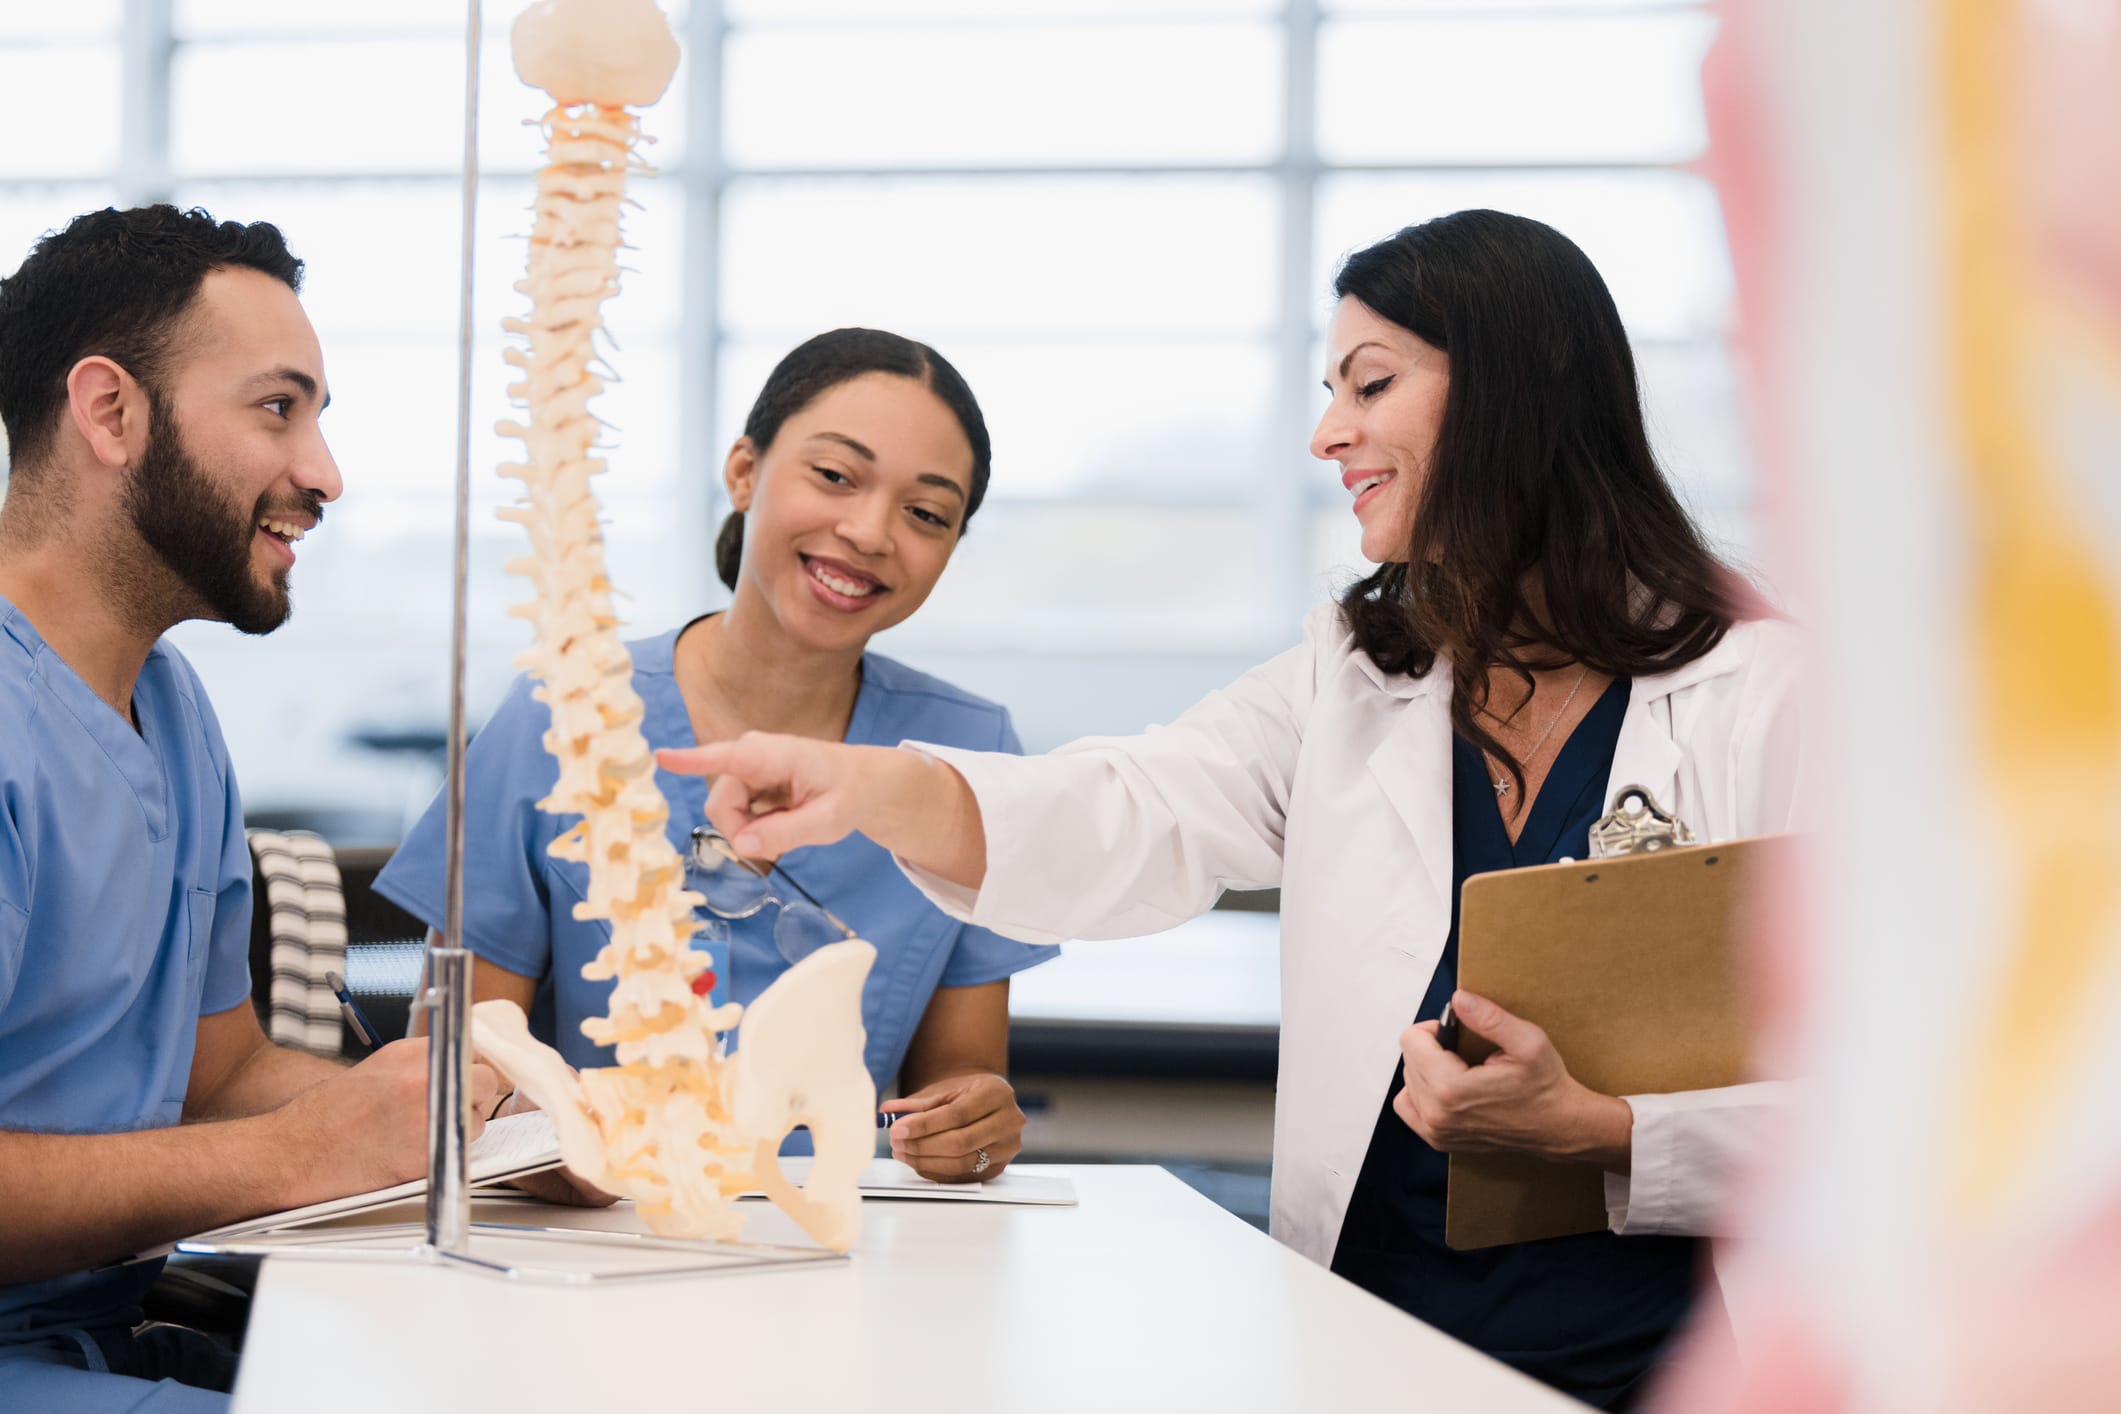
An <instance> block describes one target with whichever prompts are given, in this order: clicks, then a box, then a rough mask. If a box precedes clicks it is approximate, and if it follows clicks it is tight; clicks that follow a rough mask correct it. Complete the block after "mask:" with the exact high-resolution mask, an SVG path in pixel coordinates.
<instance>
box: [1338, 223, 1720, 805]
mask: <svg viewBox="0 0 2121 1414" xmlns="http://www.w3.org/2000/svg"><path fill="white" fill-rule="evenodd" d="M1333 293H1334V294H1335V296H1336V297H1338V298H1340V299H1355V300H1359V301H1361V302H1362V303H1363V304H1364V305H1365V306H1367V307H1368V308H1369V309H1371V310H1373V311H1375V312H1376V313H1377V314H1378V315H1380V316H1382V317H1383V318H1385V319H1389V320H1391V321H1392V322H1393V323H1394V324H1398V325H1400V326H1401V327H1403V328H1405V329H1408V330H1411V331H1412V332H1413V333H1415V334H1416V335H1418V336H1420V337H1421V338H1422V339H1423V340H1424V341H1426V342H1427V343H1429V344H1432V345H1434V346H1435V347H1436V348H1438V349H1441V350H1442V351H1443V352H1444V353H1445V354H1446V355H1448V356H1449V358H1450V365H1451V371H1450V386H1449V390H1448V391H1447V392H1446V394H1445V397H1444V410H1443V420H1442V424H1441V426H1440V427H1439V428H1438V431H1437V435H1436V447H1435V451H1434V452H1433V454H1432V455H1431V457H1430V459H1429V465H1428V472H1427V476H1426V477H1425V479H1424V481H1423V484H1422V489H1421V499H1420V502H1419V504H1418V506H1417V507H1416V510H1415V515H1414V530H1413V537H1412V542H1411V543H1410V544H1409V545H1407V546H1406V553H1405V556H1404V559H1403V562H1401V563H1394V564H1387V565H1384V566H1381V567H1380V568H1379V569H1378V570H1377V571H1376V572H1374V573H1372V574H1370V575H1369V576H1367V577H1366V578H1364V579H1361V580H1359V581H1357V582H1356V583H1355V584H1353V585H1351V586H1350V587H1349V588H1348V589H1347V591H1346V592H1345V593H1344V594H1342V596H1341V599H1340V606H1341V612H1342V613H1343V614H1344V615H1345V616H1346V619H1347V623H1348V628H1349V630H1350V632H1351V633H1352V634H1353V636H1354V640H1355V644H1356V646H1357V647H1358V648H1360V649H1361V650H1362V651H1363V652H1364V653H1365V654H1367V655H1368V656H1369V658H1370V660H1371V661H1372V662H1374V663H1375V664H1376V665H1377V666H1378V667H1379V668H1380V669H1382V670H1383V671H1385V672H1388V673H1404V674H1407V675H1409V676H1417V677H1418V676H1420V675H1422V674H1425V673H1427V672H1428V671H1429V670H1430V669H1431V668H1432V667H1433V666H1434V665H1435V663H1436V660H1437V659H1438V658H1439V657H1441V658H1443V659H1445V660H1446V661H1448V662H1449V664H1450V669H1451V679H1452V689H1453V690H1452V695H1451V721H1452V724H1453V725H1454V727H1455V728H1456V729H1457V731H1458V732H1459V734H1460V735H1462V736H1464V737H1466V738H1467V739H1468V740H1470V741H1472V742H1474V743H1475V744H1476V745H1478V746H1480V747H1482V748H1483V749H1485V750H1487V751H1489V752H1491V753H1492V754H1493V755H1494V756H1495V757H1496V759H1498V760H1500V761H1502V762H1504V763H1505V764H1506V765H1507V766H1508V768H1509V771H1510V775H1511V776H1512V778H1513V779H1514V780H1515V781H1516V782H1517V787H1518V790H1519V792H1520V793H1522V791H1523V789H1524V772H1523V769H1522V767H1521V765H1520V764H1519V762H1518V761H1517V760H1516V758H1515V757H1513V756H1512V755H1511V754H1510V753H1509V752H1508V751H1506V750H1504V749H1503V748H1502V746H1501V743H1499V742H1498V741H1497V740H1496V739H1495V738H1494V736H1492V735H1491V734H1490V733H1489V732H1488V731H1487V730H1486V729H1485V728H1483V727H1482V726H1481V720H1480V712H1481V709H1482V708H1483V707H1484V706H1485V705H1486V702H1487V685H1488V671H1489V669H1490V667H1491V666H1500V667H1502V668H1505V669H1507V670H1509V671H1511V672H1513V673H1516V674H1517V675H1519V676H1521V677H1522V678H1523V679H1524V680H1525V682H1526V684H1527V685H1528V686H1529V684H1530V682H1531V672H1532V670H1533V669H1535V668H1537V669H1551V668H1558V667H1566V666H1568V665H1569V664H1572V663H1582V664H1585V665H1587V666H1589V667H1590V668H1592V669H1594V670H1596V671H1598V672H1602V673H1608V674H1611V675H1612V676H1614V677H1633V676H1641V675H1647V674H1655V673H1662V672H1669V671H1671V670H1672V669H1674V668H1676V667H1678V666H1680V665H1681V664H1684V663H1688V662H1691V661H1693V660H1694V659H1696V658H1699V657H1701V656H1702V655H1703V654H1705V653H1707V652H1708V651H1709V650H1710V649H1711V648H1714V647H1715V646H1716V644H1717V643H1718V642H1720V641H1721V640H1722V638H1723V635H1724V633H1725V632H1726V631H1727V630H1729V628H1730V627H1731V625H1732V624H1733V623H1736V622H1737V621H1739V620H1740V619H1744V618H1750V617H1755V616H1757V615H1758V614H1759V613H1761V612H1762V607H1761V605H1760V603H1759V600H1758V599H1757V598H1756V597H1755V596H1754V594H1753V593H1752V591H1751V589H1750V588H1749V587H1748V586H1747V585H1746V584H1745V582H1744V581H1743V580H1742V579H1741V578H1740V577H1739V576H1738V575H1737V574H1736V573H1734V572H1733V571H1732V570H1731V569H1729V568H1728V567H1727V566H1725V565H1724V564H1723V563H1722V561H1720V560H1719V559H1718V558H1717V557H1716V555H1715V553H1714V552H1713V551H1711V550H1710V548H1709V546H1708V543H1707V542H1706V540H1704V539H1703V537H1702V534H1701V532H1700V531H1699V530H1698V529H1697V528H1696V527H1695V525H1694V523H1693V521H1692V520H1691V519H1690V518H1689V517H1688V515H1687V513H1686V510H1685V508H1684V507H1682V506H1681V505H1680V503H1679V499H1678V497H1677V496H1675V495H1674V494H1673V492H1672V488H1671V486H1670V485H1669V484H1668V483H1667V482H1666V481H1665V478H1664V475H1663V473H1662V472H1661V471H1659V470H1658V467H1657V461H1656V458H1655V457H1654V456H1653V455H1652V454H1651V451H1650V442H1649V436H1648V434H1647V433H1646V432H1645V431H1644V429H1643V423H1642V403H1641V396H1640V393H1639V392H1638V390H1637V387H1636V382H1635V360H1634V356H1633V355H1632V354H1631V353H1630V352H1629V349H1628V339H1627V332H1626V330H1625V329H1624V328H1623V327H1622V326H1621V322H1620V313H1619V311H1618V310H1617V309H1615V308H1614V305H1613V297H1612V296H1611V295H1610V294H1609V293H1608V292H1607V291H1606V287H1605V281H1604V280H1602V279H1600V278H1599V275H1598V271H1597V269H1596V268H1595V267H1593V266H1592V264H1591V262H1590V260H1589V259H1588V258H1587V257H1585V255H1584V253H1583V252H1582V251H1581V250H1579V249H1577V247H1576V245H1575V243H1574V242H1572V241H1570V240H1569V239H1568V237H1566V236H1564V235H1562V234H1561V233H1560V232H1559V231H1556V230H1554V229H1553V228H1552V227H1550V226H1545V225H1542V224H1541V223H1539V222H1537V221H1532V220H1528V219H1526V218H1525V217H1522V216H1511V215H1507V214H1505V213H1503V212H1500V211H1460V212H1457V213H1455V214H1453V215H1449V216H1440V217H1437V218H1436V219H1435V220H1433V221H1426V222H1423V223H1422V224H1421V225H1418V226H1409V227H1407V228H1406V229H1405V230H1402V231H1400V232H1399V233H1398V234H1397V235H1394V236H1391V237H1389V238H1387V239H1385V240H1382V241H1379V242H1378V243H1377V244H1375V245H1373V246H1370V247H1368V248H1367V249H1364V250H1360V251H1357V252H1356V253H1355V254H1354V255H1351V256H1349V257H1348V259H1347V261H1346V262H1345V263H1344V264H1343V265H1342V266H1341V268H1340V273H1339V274H1338V275H1337V276H1336V277H1335V278H1334V281H1333ZM1528 585H1530V586H1536V594H1534V593H1528V592H1527V586H1528Z"/></svg>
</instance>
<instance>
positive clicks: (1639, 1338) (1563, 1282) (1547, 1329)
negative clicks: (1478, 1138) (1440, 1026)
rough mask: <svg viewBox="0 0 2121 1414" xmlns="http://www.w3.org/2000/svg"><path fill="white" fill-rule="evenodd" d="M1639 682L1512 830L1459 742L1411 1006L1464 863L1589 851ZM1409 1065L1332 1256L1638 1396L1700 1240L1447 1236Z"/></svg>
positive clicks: (1579, 744) (1410, 1306) (1427, 1011)
mask: <svg viewBox="0 0 2121 1414" xmlns="http://www.w3.org/2000/svg"><path fill="white" fill-rule="evenodd" d="M1628 690H1629V684H1628V681H1627V680H1626V679H1621V680H1619V681H1617V682H1615V683H1613V684H1612V686H1610V687H1608V688H1607V689H1606V690H1605V693H1604V695H1603V696H1601V697H1600V698H1599V699H1598V702H1597V705H1595V706H1594V707H1592V709H1591V711H1590V713H1589V714H1588V715H1586V716H1585V717H1584V719H1583V721H1582V722H1581V723H1579V724H1578V725H1577V727H1576V729H1575V731H1574V732H1572V733H1571V734H1570V736H1569V739H1568V740H1567V741H1566V742H1565V743H1563V745H1562V748H1561V751H1560V754H1559V755H1558V756H1557V757H1556V758H1555V761H1554V766H1553V769H1552V770H1551V771H1550V772H1548V774H1547V779H1546V783H1545V784H1544V785H1543V786H1541V787H1540V791H1539V795H1538V797H1537V798H1536V799H1534V800H1533V802H1532V815H1531V818H1530V819H1529V820H1528V821H1526V823H1525V828H1524V831H1523V833H1522V834H1521V835H1520V836H1519V837H1518V840H1517V842H1516V844H1514V845H1512V844H1511V842H1510V836H1509V833H1508V831H1507V830H1505V829H1504V828H1503V823H1502V816H1501V813H1500V812H1499V811H1498V810H1497V809H1496V800H1495V787H1494V785H1493V783H1492V780H1491V778H1490V777H1489V775H1488V768H1487V762H1486V761H1485V760H1484V759H1483V758H1482V756H1481V754H1480V751H1479V749H1478V748H1477V747H1475V746H1473V745H1472V743H1470V742H1467V741H1465V740H1463V739H1458V740H1454V741H1453V742H1452V750H1451V808H1452V820H1451V824H1452V831H1451V838H1452V842H1453V843H1452V884H1451V933H1450V937H1449V938H1448V939H1447V940H1446V942H1445V943H1444V949H1443V957H1442V959H1441V960H1440V961H1438V963H1437V964H1436V973H1435V976H1434V977H1433V978H1432V979H1431V980H1430V982H1429V991H1428V995H1427V996H1425V997H1423V998H1422V1001H1421V1009H1420V1012H1419V1013H1418V1014H1417V1015H1416V1016H1415V1017H1413V1018H1412V1019H1413V1020H1415V1021H1429V1020H1433V1019H1434V1018H1436V1017H1438V1016H1440V1015H1442V1013H1443V1007H1444V1003H1445V1002H1447V1001H1449V1000H1450V998H1451V993H1452V992H1453V991H1454V990H1455V989H1456V988H1457V985H1458V904H1459V894H1460V891H1461V889H1462V887H1463V885H1464V884H1465V881H1466V879H1467V878H1468V877H1470V876H1472V875H1474V874H1482V873H1486V872H1488V871H1490V870H1495V869H1514V868H1521V867H1523V866H1525V865H1531V864H1552V863H1558V862H1559V861H1560V860H1561V859H1562V857H1563V856H1565V855H1566V856H1569V857H1572V858H1576V859H1583V858H1585V857H1587V856H1588V854H1589V852H1590V849H1589V840H1590V827H1591V825H1592V823H1593V822H1594V821H1596V820H1597V819H1598V817H1599V816H1601V815H1603V814H1605V813H1606V804H1605V801H1604V798H1603V797H1604V794H1605V787H1606V776H1607V775H1608V773H1609V772H1611V770H1612V768H1613V749H1614V745H1615V743H1616V742H1617V741H1618V740H1619V737H1620V722H1621V718H1622V717H1623V716H1625V715H1626V713H1627V707H1628ZM1562 1059H1563V1060H1567V1059H1568V1058H1567V1057H1566V1056H1564V1057H1563V1058H1562ZM1404 1079H1405V1077H1404V1075H1403V1074H1402V1072H1401V1071H1400V1069H1399V1067H1397V1066H1394V1067H1393V1071H1392V1075H1391V1080H1390V1084H1389V1086H1388V1087H1387V1089H1386V1092H1385V1101H1384V1109H1383V1112H1382V1113H1381V1114H1380V1115H1379V1116H1378V1120H1377V1129H1376V1131H1375V1133H1374V1134H1373V1136H1372V1137H1371V1140H1370V1149H1369V1153H1368V1155H1367V1156H1366V1157H1365V1158H1364V1160H1363V1166H1362V1175H1361V1177H1360V1178H1358V1179H1357V1180H1356V1184H1355V1193H1354V1196H1353V1197H1352V1198H1351V1199H1350V1201H1349V1204H1348V1216H1347V1220H1346V1221H1345V1222H1344V1223H1343V1224H1342V1226H1341V1232H1340V1245H1339V1247H1338V1249H1337V1250H1336V1251H1335V1252H1334V1255H1333V1270H1334V1271H1335V1272H1338V1273H1339V1274H1340V1275H1342V1276H1344V1277H1346V1278H1348V1280H1350V1281H1352V1282H1354V1283H1355V1284H1356V1285H1358V1286H1360V1287H1362V1288H1364V1289H1365V1290H1367V1291H1370V1292H1373V1293H1374V1294H1376V1295H1378V1296H1381V1297H1383V1298H1384V1299H1385V1300H1387V1301H1390V1302H1391V1303H1392V1304H1393V1305H1395V1306H1397V1307H1399V1308H1400V1309H1401V1310H1404V1311H1407V1312H1410V1313H1412V1314H1413V1315H1415V1316H1418V1317H1420V1318H1421V1319H1422V1320H1423V1321H1426V1322H1427V1323H1429V1324H1430V1325H1432V1326H1435V1327H1436V1328H1437V1329H1438V1330H1441V1331H1443V1332H1444V1333H1446V1334H1447V1335H1452V1336H1455V1337H1457V1338H1458V1339H1459V1340H1462V1341H1465V1342H1466V1343H1467V1344H1468V1345H1472V1346H1474V1347H1476V1348H1478V1349H1480V1350H1483V1351H1485V1352H1487V1353H1488V1354H1490V1355H1493V1356H1494V1357H1496V1358H1497V1359H1499V1360H1502V1361H1504V1362H1505V1363H1507V1364H1510V1365H1513V1366H1515V1367H1516V1368H1518V1369H1520V1370H1522V1371H1524V1372H1525V1373H1526V1374H1528V1375H1531V1376H1533V1377H1534V1378H1536V1379H1539V1380H1543V1381H1545V1382H1546V1383H1548V1384H1550V1385H1554V1386H1556V1387H1557V1388H1559V1389H1562V1390H1564V1391H1566V1392H1568V1393H1569V1394H1572V1395H1575V1396H1576V1397H1577V1398H1579V1399H1583V1400H1586V1401H1588V1402H1590V1403H1592V1404H1594V1405H1598V1406H1600V1407H1616V1406H1617V1405H1618V1404H1621V1403H1625V1402H1626V1401H1629V1400H1632V1399H1633V1398H1634V1397H1635V1395H1636V1394H1637V1393H1638V1387H1639V1382H1640V1381H1641V1380H1642V1377H1643V1376H1644V1375H1645V1374H1646V1373H1648V1371H1649V1370H1650V1368H1651V1366H1652V1365H1653V1363H1654V1362H1655V1361H1656V1360H1657V1358H1658V1356H1659V1354H1660V1352H1661V1351H1662V1350H1663V1348H1664V1346H1665V1345H1666V1343H1667V1341H1668V1340H1669V1339H1670V1337H1671V1336H1672V1335H1673V1333H1674V1332H1675V1331H1676V1330H1677V1329H1678V1328H1679V1326H1680V1325H1681V1324H1682V1323H1683V1322H1684V1321H1685V1319H1686V1317H1687V1314H1688V1310H1689V1307H1690V1306H1691V1303H1692V1298H1693V1292H1694V1285H1695V1281H1696V1278H1697V1275H1698V1272H1699V1268H1700V1264H1701V1262H1702V1260H1703V1257H1704V1253H1703V1252H1702V1250H1701V1242H1700V1240H1699V1239H1697V1238H1691V1237H1620V1236H1618V1235H1616V1234H1614V1233H1610V1232H1599V1233H1587V1234H1584V1235H1583V1236H1579V1237H1556V1238H1549V1239H1546V1240H1545V1241H1541V1242H1524V1243H1517V1244H1514V1245H1512V1246H1507V1247H1491V1248H1486V1249H1483V1250H1479V1251H1473V1252H1453V1251H1452V1250H1451V1249H1450V1248H1448V1247H1446V1246H1445V1245H1444V1240H1443V1225H1444V1184H1445V1176H1446V1174H1447V1173H1448V1160H1447V1159H1446V1158H1445V1156H1444V1155H1442V1154H1440V1153H1438V1152H1437V1151H1436V1150H1434V1149H1432V1148H1430V1147H1429V1146H1428V1145H1427V1144H1425V1143H1423V1142H1422V1140H1421V1138H1420V1137H1419V1136H1418V1135H1416V1134H1415V1133H1414V1131H1413V1130H1411V1129H1409V1128H1408V1127H1407V1125H1406V1121H1404V1120H1402V1119H1401V1118H1400V1117H1399V1116H1398V1115H1396V1114H1394V1113H1393V1112H1392V1100H1393V1099H1394V1097H1396V1096H1397V1095H1398V1094H1399V1091H1400V1089H1401V1088H1402V1086H1403V1084H1404Z"/></svg>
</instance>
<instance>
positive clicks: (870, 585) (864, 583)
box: [803, 555, 884, 599]
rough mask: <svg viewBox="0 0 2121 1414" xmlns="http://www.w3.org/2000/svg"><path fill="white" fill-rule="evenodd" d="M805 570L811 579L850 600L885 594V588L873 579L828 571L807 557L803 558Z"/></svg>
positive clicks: (832, 570)
mask: <svg viewBox="0 0 2121 1414" xmlns="http://www.w3.org/2000/svg"><path fill="white" fill-rule="evenodd" d="M803 568H804V569H805V570H807V571H809V573H810V577H811V578H812V579H814V580H816V581H817V582H818V583H819V584H822V585H824V586H825V587H826V588H827V589H829V590H831V591H832V592H833V593H834V594H838V595H842V596H844V597H845V598H848V599H866V598H868V597H870V596H871V595H873V594H881V593H883V592H884V586H883V585H881V584H879V583H877V582H876V581H875V580H873V579H854V578H851V577H849V576H847V575H843V574H841V573H840V572H839V571H837V570H834V569H828V568H827V567H826V566H824V565H823V564H820V563H819V562H818V561H816V560H813V559H811V558H810V557H809V556H807V555H806V556H804V557H803Z"/></svg>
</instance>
